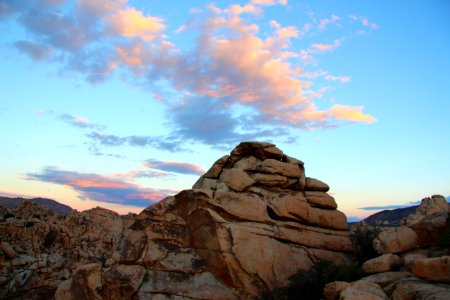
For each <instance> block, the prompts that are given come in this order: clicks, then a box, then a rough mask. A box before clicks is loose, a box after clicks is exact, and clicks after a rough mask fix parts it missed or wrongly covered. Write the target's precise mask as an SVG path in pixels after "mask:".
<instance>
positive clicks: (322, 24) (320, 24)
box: [317, 15, 340, 30]
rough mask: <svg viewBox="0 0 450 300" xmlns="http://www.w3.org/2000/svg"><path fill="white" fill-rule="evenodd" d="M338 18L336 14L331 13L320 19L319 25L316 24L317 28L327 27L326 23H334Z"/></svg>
mask: <svg viewBox="0 0 450 300" xmlns="http://www.w3.org/2000/svg"><path fill="white" fill-rule="evenodd" d="M339 20H340V18H339V17H338V16H336V15H331V17H330V18H329V19H326V18H325V19H321V20H320V22H319V25H318V26H317V28H318V29H319V30H324V29H325V28H327V26H328V25H330V24H333V23H336V22H337V21H339Z"/></svg>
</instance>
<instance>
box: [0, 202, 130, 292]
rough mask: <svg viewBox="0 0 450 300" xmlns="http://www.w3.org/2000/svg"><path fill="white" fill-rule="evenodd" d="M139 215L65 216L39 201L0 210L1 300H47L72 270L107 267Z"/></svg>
mask: <svg viewBox="0 0 450 300" xmlns="http://www.w3.org/2000/svg"><path fill="white" fill-rule="evenodd" d="M134 217H135V215H134V216H133V215H127V216H119V215H118V214H117V213H115V212H112V211H109V210H106V209H103V208H94V209H91V210H87V211H84V212H81V213H80V212H77V211H72V212H71V213H70V214H69V215H68V216H66V217H64V216H62V215H59V214H57V213H55V212H54V211H52V210H50V209H48V208H46V207H44V206H41V205H39V204H37V203H35V202H31V201H24V202H22V203H21V204H20V206H19V207H17V208H15V209H6V208H3V207H2V209H0V237H1V238H0V298H1V299H5V298H7V299H49V298H52V297H53V294H54V292H55V290H56V288H57V286H58V285H60V284H61V283H62V282H64V281H65V280H67V279H68V278H70V277H71V271H72V269H73V268H76V267H77V266H81V265H83V264H86V263H94V262H97V263H102V264H106V263H107V261H108V259H109V260H110V261H111V259H110V257H111V255H112V250H113V248H114V247H115V245H116V244H117V242H118V241H119V240H120V239H121V238H122V235H123V231H124V229H125V228H127V227H129V226H130V225H131V224H132V222H134Z"/></svg>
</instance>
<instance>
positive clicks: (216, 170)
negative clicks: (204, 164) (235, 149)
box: [203, 155, 230, 179]
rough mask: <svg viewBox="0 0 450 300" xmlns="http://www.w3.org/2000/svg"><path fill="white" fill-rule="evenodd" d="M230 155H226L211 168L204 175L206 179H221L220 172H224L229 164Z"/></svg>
mask: <svg viewBox="0 0 450 300" xmlns="http://www.w3.org/2000/svg"><path fill="white" fill-rule="evenodd" d="M229 158H230V156H229V155H224V156H222V157H221V158H219V159H218V160H216V162H215V163H214V164H213V165H212V166H211V168H210V169H209V170H208V171H207V172H206V173H205V174H204V175H203V177H205V178H213V179H216V178H218V177H219V175H220V172H222V169H223V167H224V166H225V164H226V163H227V161H228V159H229Z"/></svg>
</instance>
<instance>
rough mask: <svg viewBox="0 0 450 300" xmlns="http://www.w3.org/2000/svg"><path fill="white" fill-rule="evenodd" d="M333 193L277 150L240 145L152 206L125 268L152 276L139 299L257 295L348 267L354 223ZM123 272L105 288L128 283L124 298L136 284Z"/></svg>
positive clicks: (131, 241) (108, 276)
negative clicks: (321, 270)
mask: <svg viewBox="0 0 450 300" xmlns="http://www.w3.org/2000/svg"><path fill="white" fill-rule="evenodd" d="M328 189H329V186H328V185H326V184H325V183H323V182H321V181H320V180H317V179H312V178H307V177H306V176H305V170H304V166H303V162H301V161H300V160H297V159H294V158H292V157H290V156H287V155H285V154H284V153H283V152H282V151H281V150H280V149H278V148H277V147H275V145H273V144H269V143H260V142H244V143H241V144H239V145H238V146H237V147H236V148H235V149H233V150H232V151H231V153H230V155H226V156H223V157H222V158H220V159H219V160H217V161H216V162H215V163H214V165H213V166H212V167H211V168H210V169H209V170H208V172H207V173H206V174H204V175H203V176H201V177H200V179H199V180H198V181H197V182H196V183H195V184H194V186H193V189H190V190H185V191H182V192H180V193H178V194H177V195H175V196H173V197H168V198H166V199H163V200H162V201H161V202H159V203H157V204H154V205H152V206H150V207H148V208H146V209H145V210H144V211H143V212H142V213H141V214H140V215H139V216H138V217H137V220H136V222H135V223H134V224H133V225H132V226H131V227H130V231H129V232H127V233H126V236H125V238H123V239H122V241H120V242H119V243H118V244H117V245H118V246H117V248H116V249H115V252H116V253H121V256H120V263H121V264H122V265H123V264H127V265H128V267H139V269H136V270H143V269H144V270H145V273H146V275H145V276H144V278H143V279H142V284H141V285H140V286H139V287H138V288H137V290H136V291H135V292H134V294H133V297H137V298H139V299H147V298H152V297H154V298H155V299H159V297H160V298H161V299H163V298H164V297H166V296H163V295H169V296H168V297H170V295H172V297H175V295H176V296H177V297H180V299H182V298H183V299H184V298H188V299H194V298H195V299H253V298H259V297H261V296H262V295H263V294H264V293H266V292H268V291H270V290H273V289H275V288H277V287H282V286H285V285H287V284H288V283H289V281H288V278H289V277H290V276H291V275H292V274H294V273H296V272H298V271H299V270H309V269H310V268H311V267H312V266H313V265H314V264H315V263H316V262H317V261H320V260H329V261H333V262H336V263H339V262H343V261H347V259H348V254H349V253H351V252H352V246H351V242H350V239H349V232H348V229H347V219H346V217H345V215H344V214H343V213H341V212H340V211H338V210H337V209H336V208H337V204H336V202H335V200H334V198H333V197H331V196H330V195H328V194H327V193H326V191H328ZM117 268H118V267H117V266H116V265H112V266H111V267H110V268H109V269H108V270H105V271H103V273H102V275H103V285H102V291H118V288H117V287H120V286H122V285H125V286H127V289H126V291H127V294H126V295H125V294H123V295H124V297H125V298H126V297H128V296H129V295H131V293H132V292H133V291H134V289H135V288H134V287H131V286H130V284H129V283H127V282H125V283H124V276H123V274H125V273H126V272H125V271H123V270H122V269H123V268H124V267H123V266H122V267H120V268H121V270H122V271H120V272H118V271H111V270H116V269H117ZM142 268H143V269H142ZM133 274H134V273H133ZM139 274H140V273H139ZM140 280H141V279H140V277H139V278H138V280H137V282H140ZM136 287H137V285H136ZM104 293H105V292H104ZM111 293H112V292H111ZM117 293H118V292H114V293H112V294H113V295H117ZM164 299H165V298H164Z"/></svg>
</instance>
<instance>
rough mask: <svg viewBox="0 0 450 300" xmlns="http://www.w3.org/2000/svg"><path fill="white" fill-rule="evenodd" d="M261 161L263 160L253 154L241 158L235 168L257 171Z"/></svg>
mask: <svg viewBox="0 0 450 300" xmlns="http://www.w3.org/2000/svg"><path fill="white" fill-rule="evenodd" d="M260 163H261V160H259V159H257V158H256V157H254V156H253V155H250V156H247V157H244V158H241V159H240V160H238V161H237V162H236V163H235V164H234V166H233V168H234V169H239V170H242V171H255V170H256V168H257V166H258V165H259V164H260Z"/></svg>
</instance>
